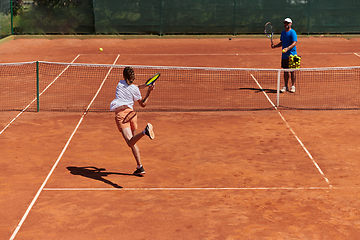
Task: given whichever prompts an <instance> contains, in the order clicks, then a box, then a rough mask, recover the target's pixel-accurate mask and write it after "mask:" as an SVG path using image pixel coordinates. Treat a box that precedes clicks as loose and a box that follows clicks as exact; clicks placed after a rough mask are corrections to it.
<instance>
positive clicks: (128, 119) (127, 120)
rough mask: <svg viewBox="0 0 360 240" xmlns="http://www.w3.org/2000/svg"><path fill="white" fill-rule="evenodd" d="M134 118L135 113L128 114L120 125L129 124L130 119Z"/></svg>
mask: <svg viewBox="0 0 360 240" xmlns="http://www.w3.org/2000/svg"><path fill="white" fill-rule="evenodd" d="M135 116H136V112H134V111H131V112H129V113H128V114H127V115H126V116H125V117H124V120H123V121H122V123H123V124H124V123H127V122H130V121H131V119H133V118H134V117H135Z"/></svg>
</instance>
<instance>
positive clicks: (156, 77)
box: [145, 72, 161, 86]
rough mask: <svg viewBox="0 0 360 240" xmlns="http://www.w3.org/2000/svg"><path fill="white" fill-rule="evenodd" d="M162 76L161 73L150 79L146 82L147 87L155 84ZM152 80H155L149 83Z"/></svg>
mask: <svg viewBox="0 0 360 240" xmlns="http://www.w3.org/2000/svg"><path fill="white" fill-rule="evenodd" d="M160 75H161V73H159V72H158V73H156V74H155V75H154V76H152V77H151V78H149V79H148V80H147V81H146V82H145V85H146V86H149V85H152V84H154V83H155V81H156V80H158V79H159V77H160ZM154 78H155V79H154ZM153 79H154V80H153ZM151 80H153V81H152V82H151V83H149V82H150V81H151Z"/></svg>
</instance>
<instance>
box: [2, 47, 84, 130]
mask: <svg viewBox="0 0 360 240" xmlns="http://www.w3.org/2000/svg"><path fill="white" fill-rule="evenodd" d="M78 57H80V54H79V55H77V56H76V57H75V58H74V60H72V61H71V63H74V62H75V60H76V59H78ZM69 67H70V65H68V66H67V67H66V68H65V69H64V70H63V71H62V72H61V73H60V74H59V75H58V76H57V77H56V78H55V79H54V80H53V81H52V82H51V83H50V84H49V85H48V86H47V87H46V88H45V89H44V90H43V91H42V92H41V93H40V94H39V97H40V96H41V95H42V94H43V93H44V92H45V91H46V90H47V89H48V88H49V87H50V86H51V85H52V84H53V83H54V82H55V81H56V80H57V79H58V78H59V77H60V76H61V75H62V74H63V73H64V72H65V71H66V70H67V69H68V68H69ZM36 100H37V98H35V99H34V100H32V101H31V102H30V103H29V105H27V106H26V107H25V108H24V109H23V110H22V111H21V112H20V113H19V114H18V115H16V116H15V118H13V119H12V120H11V121H10V122H9V123H8V124H7V125H6V126H5V127H4V128H3V130H1V131H0V135H1V134H2V133H3V132H4V131H5V130H6V129H7V128H8V127H10V125H11V124H12V123H13V122H14V121H15V120H16V119H17V118H18V117H20V115H21V114H22V113H23V112H25V111H26V110H27V109H28V108H29V107H30V106H31V105H32V104H33V103H34V102H35V101H36Z"/></svg>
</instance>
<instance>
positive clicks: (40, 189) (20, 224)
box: [10, 54, 120, 240]
mask: <svg viewBox="0 0 360 240" xmlns="http://www.w3.org/2000/svg"><path fill="white" fill-rule="evenodd" d="M79 56H80V54H79ZM119 57H120V55H118V57H117V58H116V59H115V61H114V63H113V65H115V63H116V62H117V60H118V59H119ZM112 69H113V68H110V69H109V71H108V73H107V74H106V76H105V78H104V79H103V81H102V83H101V85H100V87H99V88H98V91H97V92H96V93H95V95H94V97H93V99H92V100H91V101H90V103H89V105H88V106H87V108H86V110H85V111H84V112H83V114H82V115H81V117H80V120H79V122H78V124H77V125H76V127H75V129H74V131H73V132H72V134H71V135H70V137H69V139H68V141H67V142H66V144H65V146H64V148H63V150H62V151H61V153H60V155H59V157H58V158H57V160H56V161H55V163H54V165H53V166H52V168H51V170H50V172H49V173H48V175H47V176H46V178H45V180H44V182H43V183H42V184H41V186H40V188H39V190H38V191H37V193H36V195H35V197H34V198H33V200H32V201H31V203H30V205H29V206H28V208H27V209H26V212H25V214H24V215H23V217H22V218H21V220H20V222H19V223H18V225H17V226H16V228H15V230H14V232H13V234H12V235H11V237H10V240H13V239H14V238H15V237H16V235H17V233H18V232H19V230H20V228H21V226H22V225H23V224H24V222H25V220H26V218H27V216H28V215H29V213H30V211H31V209H32V208H33V206H34V205H35V203H36V201H37V199H38V198H39V196H40V194H41V192H42V191H43V190H44V188H45V185H46V184H47V182H48V181H49V179H50V177H51V175H52V174H53V172H54V171H55V168H56V167H57V165H58V164H59V162H60V160H61V158H62V156H63V155H64V153H65V151H66V150H67V148H68V146H69V145H70V142H71V140H72V138H73V137H74V135H75V133H76V132H77V130H78V128H79V127H80V124H81V123H82V121H83V120H84V118H85V116H86V115H87V113H88V112H89V108H90V107H91V105H92V104H93V102H94V101H95V99H96V97H97V96H98V95H99V92H100V90H101V88H102V87H103V85H104V84H105V81H106V79H107V78H108V76H109V74H110V72H111V70H112Z"/></svg>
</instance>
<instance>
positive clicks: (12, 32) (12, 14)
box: [10, 0, 14, 35]
mask: <svg viewBox="0 0 360 240" xmlns="http://www.w3.org/2000/svg"><path fill="white" fill-rule="evenodd" d="M10 11H11V17H10V19H11V23H10V25H11V26H10V28H11V35H14V10H13V0H10Z"/></svg>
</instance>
